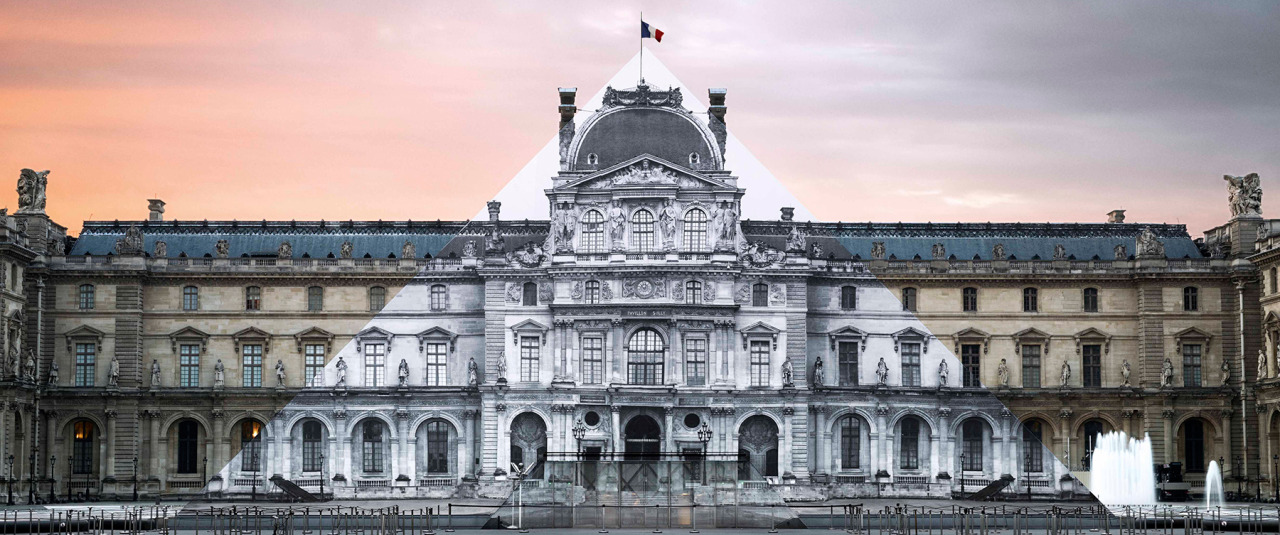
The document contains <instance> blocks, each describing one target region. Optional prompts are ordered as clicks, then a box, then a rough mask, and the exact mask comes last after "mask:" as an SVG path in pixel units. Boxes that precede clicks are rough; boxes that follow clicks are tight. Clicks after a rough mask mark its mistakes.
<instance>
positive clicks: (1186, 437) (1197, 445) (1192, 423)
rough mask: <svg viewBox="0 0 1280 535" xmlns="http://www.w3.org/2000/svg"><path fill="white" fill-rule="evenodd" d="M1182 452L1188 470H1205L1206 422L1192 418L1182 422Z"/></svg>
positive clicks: (1185, 467)
mask: <svg viewBox="0 0 1280 535" xmlns="http://www.w3.org/2000/svg"><path fill="white" fill-rule="evenodd" d="M1182 452H1183V456H1184V457H1185V458H1184V459H1183V460H1184V461H1186V464H1185V466H1183V468H1184V469H1186V471H1187V472H1204V422H1201V421H1200V420H1195V419H1192V420H1187V423H1184V424H1182Z"/></svg>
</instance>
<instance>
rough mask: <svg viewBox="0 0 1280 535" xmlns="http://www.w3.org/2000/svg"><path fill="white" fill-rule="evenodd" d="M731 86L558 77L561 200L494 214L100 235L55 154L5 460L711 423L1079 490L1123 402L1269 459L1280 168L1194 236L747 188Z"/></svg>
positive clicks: (404, 458)
mask: <svg viewBox="0 0 1280 535" xmlns="http://www.w3.org/2000/svg"><path fill="white" fill-rule="evenodd" d="M709 100H710V103H711V106H710V108H709V109H708V110H706V115H702V114H700V113H699V114H694V113H693V112H691V111H690V110H688V109H686V108H685V107H684V105H683V103H682V98H681V93H680V92H679V90H668V91H662V90H656V89H653V88H650V87H648V86H645V85H643V84H641V85H639V86H638V87H636V88H633V89H627V90H614V89H609V90H608V91H607V94H606V97H605V101H604V105H603V106H602V107H601V109H600V110H598V111H596V112H593V113H592V114H591V115H590V116H589V117H586V118H585V119H583V120H581V122H580V123H578V122H577V121H575V114H576V112H577V107H576V106H575V91H574V90H572V89H561V90H560V102H559V108H558V109H559V115H560V160H561V170H560V172H559V173H558V174H557V175H556V176H553V177H548V182H547V188H546V195H547V199H548V202H549V220H545V221H504V220H502V218H501V207H500V206H499V205H498V203H490V206H489V213H490V218H489V219H488V220H487V221H484V220H482V221H461V222H434V223H425V222H417V221H398V222H381V221H379V222H353V221H305V222H304V221H267V220H263V221H197V220H191V221H171V220H165V219H164V215H163V214H164V203H163V202H161V201H159V200H152V201H151V206H150V210H151V213H150V217H149V219H148V220H140V221H95V222H85V223H84V226H83V229H82V230H81V232H80V234H79V237H78V238H71V237H68V236H67V235H66V229H65V228H64V227H62V226H60V225H58V224H57V223H54V222H53V221H51V220H50V219H49V217H48V216H47V215H46V214H45V211H44V206H45V198H44V191H45V188H44V186H45V183H46V181H47V180H48V178H47V174H48V172H47V171H46V172H34V171H30V170H24V171H23V172H22V176H21V179H20V181H19V188H18V189H19V193H20V207H19V209H18V211H17V212H16V213H13V214H6V215H4V217H3V220H2V221H0V222H2V224H0V262H2V264H0V265H2V266H3V270H2V271H0V301H2V302H3V322H2V324H0V327H2V328H0V334H2V338H0V341H2V343H3V349H4V350H3V355H4V358H3V359H2V360H3V362H2V364H3V366H2V369H0V377H3V382H0V408H3V410H2V411H0V429H2V432H3V437H2V443H0V447H2V448H3V454H2V455H3V457H0V462H3V465H0V473H2V474H3V475H4V478H5V479H4V481H3V482H5V483H8V484H9V485H12V486H13V487H14V488H15V493H16V494H17V495H18V496H19V497H20V498H19V499H20V500H25V499H27V497H28V495H29V494H30V495H36V496H41V497H42V498H43V497H47V496H48V495H50V494H52V495H55V496H58V497H65V496H67V495H71V496H73V497H75V496H80V495H85V494H87V495H93V496H126V495H128V494H130V493H131V492H132V491H133V489H134V488H135V485H136V488H137V489H138V492H139V493H140V494H142V495H143V496H153V495H161V496H166V495H168V496H183V495H194V494H198V493H204V492H209V493H213V494H220V495H224V496H228V495H243V494H249V493H251V492H266V491H268V490H269V489H271V488H272V485H271V484H270V483H269V480H270V479H271V478H273V477H275V478H283V479H288V480H291V481H293V482H295V483H297V484H299V485H301V486H302V487H303V488H306V489H309V490H312V491H315V490H318V489H319V487H320V485H321V484H323V485H324V486H325V490H326V492H328V493H335V494H337V495H339V496H371V497H372V496H462V495H476V494H479V495H500V494H501V493H502V492H509V490H504V489H509V488H510V485H509V484H505V483H503V481H504V480H506V479H507V477H508V476H509V472H510V471H511V470H512V466H513V464H514V465H518V466H521V467H528V466H534V470H533V472H531V473H530V474H529V477H528V479H529V481H531V482H537V481H539V480H541V479H542V478H543V477H545V474H544V473H543V472H542V471H541V470H540V469H539V468H538V467H539V466H540V465H541V464H542V463H540V462H538V461H541V460H543V459H546V458H548V457H555V456H556V455H557V453H561V452H582V453H581V455H583V458H585V459H604V458H626V459H649V458H657V457H659V456H662V455H665V456H667V457H665V458H671V457H672V456H674V457H676V458H684V459H698V458H700V456H701V455H703V453H704V452H705V453H706V454H707V455H718V456H721V457H723V456H725V455H728V456H731V458H733V459H734V460H735V462H736V466H737V469H736V474H735V475H736V477H734V478H732V479H734V480H735V481H736V483H738V484H748V483H750V484H753V485H755V486H756V487H760V486H767V487H775V488H779V489H782V488H785V489H787V490H786V492H785V493H784V496H791V497H806V499H813V498H815V497H816V498H820V497H856V496H869V495H870V496H874V495H882V496H887V495H896V496H907V497H912V496H915V497H922V496H939V497H941V496H952V495H953V494H954V493H956V492H957V491H960V490H962V488H967V489H968V491H970V492H972V491H974V490H977V489H978V488H981V487H984V486H986V485H988V484H990V483H991V482H993V481H996V480H1000V479H1002V478H1003V479H1006V480H1009V479H1012V481H1013V482H1012V484H1011V485H1010V486H1009V487H1008V488H1007V489H1005V492H1007V493H1012V492H1018V493H1026V492H1031V493H1032V494H1035V495H1037V496H1061V495H1063V494H1070V493H1072V492H1083V489H1082V488H1080V487H1079V485H1078V484H1077V483H1076V482H1075V481H1074V480H1073V479H1072V478H1071V477H1070V473H1069V471H1070V470H1079V469H1081V468H1083V467H1084V466H1086V465H1087V463H1088V456H1089V453H1090V448H1091V447H1092V437H1093V436H1094V435H1096V434H1098V433H1101V432H1105V431H1110V430H1123V431H1126V432H1129V433H1132V434H1138V435H1141V434H1143V433H1147V434H1149V435H1150V436H1151V438H1152V439H1153V442H1154V445H1155V457H1156V460H1157V461H1162V462H1170V461H1176V462H1181V463H1183V466H1184V467H1185V468H1186V469H1187V471H1188V472H1189V475H1190V476H1189V477H1191V478H1192V479H1193V480H1194V479H1195V477H1196V474H1199V473H1201V472H1203V470H1204V468H1205V465H1206V464H1207V463H1208V461H1209V460H1212V459H1218V458H1224V459H1225V460H1226V461H1227V464H1228V468H1227V470H1226V472H1227V477H1228V480H1230V478H1231V477H1233V476H1235V475H1241V476H1243V477H1245V478H1247V480H1248V481H1251V482H1253V483H1252V484H1258V482H1259V480H1264V481H1272V479H1270V478H1272V477H1274V473H1273V472H1272V467H1271V466H1269V465H1270V463H1269V462H1267V463H1262V465H1259V454H1260V453H1261V454H1270V452H1277V451H1280V449H1277V448H1275V447H1274V445H1273V443H1274V441H1275V440H1276V439H1277V436H1278V435H1280V433H1277V432H1276V431H1275V430H1274V429H1273V430H1272V431H1271V432H1270V433H1269V434H1268V433H1266V432H1264V433H1263V434H1262V435H1261V436H1259V435H1258V431H1257V430H1258V429H1259V426H1258V425H1257V422H1258V419H1259V417H1260V416H1259V415H1263V417H1265V418H1266V419H1267V421H1272V420H1273V418H1272V413H1273V412H1274V408H1275V407H1276V403H1277V401H1268V402H1266V404H1259V402H1258V398H1259V396H1261V393H1258V392H1255V387H1259V386H1261V385H1268V386H1270V385H1272V383H1274V382H1275V376H1276V371H1277V368H1276V364H1275V353H1276V352H1275V347H1276V341H1277V340H1280V338H1278V337H1277V334H1276V332H1275V331H1276V330H1277V329H1280V320H1277V319H1276V318H1277V317H1280V316H1277V314H1280V312H1273V313H1269V314H1268V315H1267V316H1266V317H1267V318H1268V319H1267V320H1266V322H1264V319H1263V310H1264V307H1273V308H1275V307H1280V305H1276V304H1275V303H1272V297H1274V296H1275V295H1276V293H1275V288H1276V282H1275V280H1276V278H1275V277H1276V276H1275V272H1276V268H1274V267H1271V268H1270V273H1271V275H1270V278H1269V279H1266V278H1265V277H1264V278H1260V274H1265V273H1264V272H1265V269H1260V268H1259V267H1258V265H1255V264H1254V263H1253V262H1251V261H1250V260H1251V259H1252V260H1254V261H1258V262H1262V263H1263V264H1261V265H1264V266H1265V265H1269V264H1266V263H1267V262H1270V263H1271V264H1274V263H1277V262H1280V261H1278V260H1276V259H1277V258H1278V257H1277V255H1276V254H1274V253H1270V252H1268V253H1259V255H1260V256H1250V255H1253V254H1254V252H1255V245H1254V241H1255V237H1256V236H1259V235H1260V234H1259V229H1263V230H1264V232H1263V233H1262V234H1263V235H1265V236H1268V238H1266V239H1272V240H1274V238H1272V237H1270V236H1272V235H1271V234H1266V232H1265V229H1272V228H1274V229H1276V232H1280V226H1275V225H1271V224H1270V223H1269V222H1266V221H1264V220H1263V219H1262V218H1261V216H1260V200H1261V193H1260V188H1259V187H1258V185H1257V181H1256V175H1254V179H1253V181H1252V182H1250V181H1249V180H1247V177H1246V179H1235V180H1233V181H1232V182H1231V183H1230V184H1229V191H1230V192H1231V194H1232V209H1233V214H1234V215H1233V217H1232V218H1231V219H1230V220H1229V221H1228V222H1227V223H1226V224H1224V225H1223V226H1222V227H1219V228H1216V229H1213V230H1211V231H1210V232H1209V233H1206V237H1205V238H1204V239H1201V240H1193V239H1192V238H1191V237H1190V236H1189V235H1188V233H1187V230H1186V229H1185V227H1183V226H1181V225H1165V224H1140V223H1130V222H1125V221H1124V216H1123V212H1121V211H1117V212H1113V213H1112V214H1110V215H1109V220H1108V221H1107V222H1105V223H1073V224H1041V223H1036V224H1023V223H1011V224H1004V223H1001V224H995V223H959V224H933V223H911V224H907V223H897V224H878V223H810V222H798V221H793V220H792V214H791V212H790V210H788V209H785V208H784V209H783V210H782V212H781V214H780V215H779V219H777V220H771V221H751V220H741V219H740V217H739V214H740V213H741V211H740V202H741V200H742V198H743V196H744V195H750V193H751V192H749V191H746V190H744V189H743V188H740V187H739V186H738V183H737V177H735V176H734V175H733V173H732V172H731V171H730V170H729V169H727V168H726V166H725V142H726V130H725V122H724V121H725V117H726V111H727V108H726V107H725V91H724V90H722V89H712V90H710V92H709ZM424 219H426V218H425V217H424ZM1267 243H1270V242H1267ZM1274 250H1275V249H1268V251H1274ZM1264 281H1265V282H1264ZM1268 284H1269V285H1270V291H1269V292H1265V291H1263V289H1264V286H1266V285H1268ZM1264 327H1265V329H1266V334H1265V336H1264ZM1264 340H1268V342H1266V343H1264ZM1260 350H1261V351H1262V352H1263V353H1262V354H1263V355H1264V359H1265V361H1264V362H1263V364H1262V366H1261V367H1259V366H1258V365H1257V361H1256V360H1255V359H1256V358H1257V357H1256V356H1255V355H1257V354H1258V353H1259V351H1260ZM1259 374H1261V375H1259ZM1260 377H1267V378H1269V379H1264V380H1263V381H1262V382H1261V383H1259V382H1258V379H1259V378H1260ZM1275 390H1277V391H1280V389H1275ZM1269 399H1272V400H1280V394H1271V398H1269ZM1042 444H1043V446H1042ZM1055 456H1056V459H1055ZM1057 459H1061V460H1062V462H1064V463H1066V464H1067V465H1069V466H1064V465H1063V464H1062V463H1060V462H1058V461H1057ZM1233 461H1235V464H1233ZM627 477H631V476H630V475H628V476H627ZM637 477H643V476H637ZM656 483H657V484H660V485H661V484H669V483H670V482H669V481H660V482H656ZM530 484H533V485H536V483H530ZM695 484H696V482H695ZM1264 488H1266V486H1265V484H1264ZM3 490H5V489H4V487H2V486H0V491H3ZM780 492H781V491H780Z"/></svg>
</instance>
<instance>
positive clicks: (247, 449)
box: [240, 420, 262, 472]
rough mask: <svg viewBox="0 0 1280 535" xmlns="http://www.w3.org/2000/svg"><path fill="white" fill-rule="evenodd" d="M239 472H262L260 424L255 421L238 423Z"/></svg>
mask: <svg viewBox="0 0 1280 535" xmlns="http://www.w3.org/2000/svg"><path fill="white" fill-rule="evenodd" d="M240 471H242V472H260V471H262V424H261V423H259V422H258V421H257V420H245V421H243V422H240Z"/></svg>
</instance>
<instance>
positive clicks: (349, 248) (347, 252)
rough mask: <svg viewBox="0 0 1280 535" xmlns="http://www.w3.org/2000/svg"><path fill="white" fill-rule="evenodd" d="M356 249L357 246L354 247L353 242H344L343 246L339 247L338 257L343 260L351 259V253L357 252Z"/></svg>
mask: <svg viewBox="0 0 1280 535" xmlns="http://www.w3.org/2000/svg"><path fill="white" fill-rule="evenodd" d="M355 248H356V246H355V245H352V243H351V242H349V241H344V242H342V245H340V246H339V247H338V256H340V257H342V258H351V253H352V252H353V251H354V250H355Z"/></svg>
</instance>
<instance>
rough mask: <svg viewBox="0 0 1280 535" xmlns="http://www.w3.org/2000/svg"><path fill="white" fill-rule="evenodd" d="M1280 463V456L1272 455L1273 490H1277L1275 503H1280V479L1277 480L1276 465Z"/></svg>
mask: <svg viewBox="0 0 1280 535" xmlns="http://www.w3.org/2000/svg"><path fill="white" fill-rule="evenodd" d="M1277 463H1280V455H1276V454H1272V455H1271V488H1272V489H1274V490H1275V498H1274V501H1275V502H1277V503H1280V479H1277V478H1276V474H1277V473H1278V472H1277V471H1276V464H1277Z"/></svg>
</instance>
